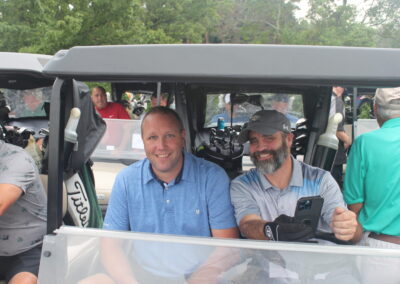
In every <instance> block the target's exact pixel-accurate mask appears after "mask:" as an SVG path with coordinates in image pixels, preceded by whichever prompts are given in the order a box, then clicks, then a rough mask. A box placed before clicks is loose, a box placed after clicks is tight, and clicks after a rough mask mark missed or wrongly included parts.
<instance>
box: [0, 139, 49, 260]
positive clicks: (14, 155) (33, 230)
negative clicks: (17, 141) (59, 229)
mask: <svg viewBox="0 0 400 284" xmlns="http://www.w3.org/2000/svg"><path fill="white" fill-rule="evenodd" d="M0 183H3V184H13V185H15V186H17V187H19V188H20V189H21V190H22V195H21V196H20V197H19V198H18V200H17V201H16V202H15V203H14V204H12V205H11V206H10V207H9V208H8V209H7V211H6V212H5V213H4V214H3V215H2V216H0V256H10V255H16V254H19V253H22V252H24V251H27V250H29V249H31V248H33V247H35V246H37V245H39V244H41V243H42V240H43V236H44V235H45V234H46V217H47V198H46V194H45V191H44V189H43V186H42V183H41V181H40V177H39V173H38V169H37V167H36V164H35V162H34V161H33V159H32V157H31V156H30V155H29V154H28V153H27V152H26V151H25V150H23V149H22V148H20V147H17V146H15V145H11V144H7V143H4V142H3V141H0Z"/></svg>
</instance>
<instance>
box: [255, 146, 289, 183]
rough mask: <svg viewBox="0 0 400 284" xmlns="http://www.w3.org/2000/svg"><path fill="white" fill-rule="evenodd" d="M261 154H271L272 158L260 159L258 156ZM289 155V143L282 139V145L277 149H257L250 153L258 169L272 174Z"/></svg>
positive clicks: (265, 173)
mask: <svg viewBox="0 0 400 284" xmlns="http://www.w3.org/2000/svg"><path fill="white" fill-rule="evenodd" d="M261 154H269V155H271V158H269V159H268V160H262V161H259V160H258V156H259V155H261ZM288 156H289V151H288V145H287V143H286V141H285V140H284V139H283V140H282V146H281V147H280V148H278V149H277V150H264V151H257V152H254V153H252V154H250V159H251V161H252V162H253V164H254V165H255V166H256V168H257V170H259V171H260V173H262V174H263V175H270V174H272V173H274V172H276V171H277V170H278V169H279V168H280V167H281V166H282V164H283V162H284V161H285V160H286V158H287V157H288Z"/></svg>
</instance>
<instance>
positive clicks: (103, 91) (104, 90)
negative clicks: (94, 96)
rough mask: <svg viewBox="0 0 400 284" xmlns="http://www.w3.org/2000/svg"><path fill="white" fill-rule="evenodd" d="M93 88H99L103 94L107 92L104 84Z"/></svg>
mask: <svg viewBox="0 0 400 284" xmlns="http://www.w3.org/2000/svg"><path fill="white" fill-rule="evenodd" d="M93 89H99V90H100V91H101V92H102V93H103V94H106V89H104V88H103V87H102V86H96V87H94V88H93Z"/></svg>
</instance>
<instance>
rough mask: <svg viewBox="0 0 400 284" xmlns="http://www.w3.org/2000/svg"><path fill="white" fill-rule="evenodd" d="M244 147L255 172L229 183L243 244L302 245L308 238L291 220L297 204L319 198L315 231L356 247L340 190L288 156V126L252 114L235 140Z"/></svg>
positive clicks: (280, 118) (280, 119) (275, 117)
mask: <svg viewBox="0 0 400 284" xmlns="http://www.w3.org/2000/svg"><path fill="white" fill-rule="evenodd" d="M246 141H249V142H250V146H249V151H250V156H251V159H252V161H253V163H254V164H255V166H256V168H255V169H251V170H250V171H249V172H248V173H246V174H243V175H241V176H239V177H237V178H236V179H235V180H233V181H232V183H231V198H232V203H233V206H234V208H235V215H236V220H237V223H238V225H239V229H240V232H241V233H242V235H243V236H245V237H246V238H249V239H259V240H275V241H302V240H307V239H309V238H310V237H312V235H313V234H312V232H311V229H310V227H309V226H306V225H304V224H299V223H297V222H295V221H294V220H293V218H292V216H293V215H294V212H295V208H296V203H297V200H298V199H300V198H301V197H306V196H316V195H320V196H321V197H323V198H324V205H323V207H322V213H321V217H320V220H319V224H318V229H319V230H320V231H324V232H331V231H332V232H333V233H334V234H335V237H336V238H337V239H339V240H344V241H348V240H352V241H357V240H358V239H360V238H361V231H360V230H357V228H358V227H357V225H358V223H357V220H356V215H355V214H354V213H353V212H351V211H349V210H347V209H346V205H345V203H344V201H343V197H342V194H341V192H340V189H339V187H338V185H337V183H336V182H335V180H334V179H333V177H332V176H331V175H330V173H329V172H326V171H324V170H322V169H319V168H315V167H311V166H309V165H307V164H304V163H302V162H300V161H297V160H295V159H294V158H293V157H292V156H291V155H290V148H291V145H292V142H293V134H292V133H291V132H290V121H289V119H288V118H287V117H286V116H285V115H284V114H282V113H280V112H278V111H276V110H261V111H259V112H256V113H255V114H254V115H253V116H252V117H251V118H250V121H249V122H248V124H247V125H246V126H245V127H244V128H243V129H242V131H241V133H240V135H239V143H245V142H246Z"/></svg>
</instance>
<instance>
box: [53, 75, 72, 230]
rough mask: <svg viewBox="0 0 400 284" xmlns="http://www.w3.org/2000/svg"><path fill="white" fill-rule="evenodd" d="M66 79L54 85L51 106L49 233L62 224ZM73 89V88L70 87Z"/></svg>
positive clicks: (59, 80) (58, 80)
mask: <svg viewBox="0 0 400 284" xmlns="http://www.w3.org/2000/svg"><path fill="white" fill-rule="evenodd" d="M63 84H64V80H62V79H59V78H57V79H56V80H55V82H54V85H53V90H52V95H51V107H50V121H51V125H50V136H49V177H48V195H47V233H48V234H52V233H53V232H54V230H55V229H58V228H59V227H60V226H61V224H62V202H63V200H62V198H63V194H62V191H63V182H64V179H63V170H64V155H63V153H64V127H65V108H64V101H65V99H64V97H63V96H62V94H61V89H62V86H63ZM69 89H70V91H72V89H71V88H69Z"/></svg>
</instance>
